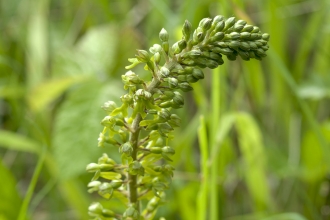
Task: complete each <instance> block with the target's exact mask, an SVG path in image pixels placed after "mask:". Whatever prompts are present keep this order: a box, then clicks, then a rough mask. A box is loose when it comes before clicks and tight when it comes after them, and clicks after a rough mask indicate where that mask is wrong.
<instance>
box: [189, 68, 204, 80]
mask: <svg viewBox="0 0 330 220" xmlns="http://www.w3.org/2000/svg"><path fill="white" fill-rule="evenodd" d="M191 74H192V75H193V76H194V77H195V78H196V79H204V73H203V71H202V70H201V69H198V68H194V69H193V70H192V73H191Z"/></svg>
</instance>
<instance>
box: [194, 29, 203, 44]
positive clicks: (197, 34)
mask: <svg viewBox="0 0 330 220" xmlns="http://www.w3.org/2000/svg"><path fill="white" fill-rule="evenodd" d="M204 37H205V34H204V33H203V32H197V31H196V30H195V32H194V34H193V40H194V41H195V42H197V43H199V42H202V41H203V40H204Z"/></svg>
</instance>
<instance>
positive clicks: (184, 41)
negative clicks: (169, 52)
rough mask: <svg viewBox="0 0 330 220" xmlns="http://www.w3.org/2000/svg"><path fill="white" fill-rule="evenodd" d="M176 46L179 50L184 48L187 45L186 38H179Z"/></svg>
mask: <svg viewBox="0 0 330 220" xmlns="http://www.w3.org/2000/svg"><path fill="white" fill-rule="evenodd" d="M178 46H179V48H180V51H182V50H183V49H185V48H186V47H187V42H186V40H180V41H179V42H178Z"/></svg>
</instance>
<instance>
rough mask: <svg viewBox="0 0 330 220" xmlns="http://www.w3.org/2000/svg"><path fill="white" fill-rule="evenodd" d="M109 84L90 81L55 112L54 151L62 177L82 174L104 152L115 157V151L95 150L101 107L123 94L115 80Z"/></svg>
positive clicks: (100, 127)
mask: <svg viewBox="0 0 330 220" xmlns="http://www.w3.org/2000/svg"><path fill="white" fill-rule="evenodd" d="M112 83H113V84H111V83H107V85H105V84H102V83H101V82H99V81H96V80H95V79H93V78H91V79H89V80H88V81H86V82H85V83H83V84H80V85H79V86H77V87H75V89H73V90H71V91H70V93H69V94H68V96H67V98H66V100H65V102H64V103H63V105H62V106H60V108H59V109H58V114H57V117H56V119H55V125H54V140H53V151H54V157H55V160H56V162H57V164H58V166H59V168H60V170H61V177H62V178H68V177H75V176H76V175H79V174H81V173H85V167H86V164H88V163H90V162H92V161H97V158H98V157H100V155H102V153H103V152H104V150H106V151H107V153H109V154H113V155H118V153H117V150H116V149H114V148H110V149H102V148H98V147H97V138H98V136H99V133H100V132H101V131H102V126H101V125H100V122H101V120H102V118H104V116H105V112H104V111H103V110H102V109H101V106H102V105H103V104H104V102H106V101H109V100H113V101H115V102H117V103H118V99H119V98H118V97H120V95H122V94H121V91H122V90H121V89H120V88H118V86H117V85H116V84H115V83H116V81H112ZM115 152H116V153H115ZM117 159H118V158H117Z"/></svg>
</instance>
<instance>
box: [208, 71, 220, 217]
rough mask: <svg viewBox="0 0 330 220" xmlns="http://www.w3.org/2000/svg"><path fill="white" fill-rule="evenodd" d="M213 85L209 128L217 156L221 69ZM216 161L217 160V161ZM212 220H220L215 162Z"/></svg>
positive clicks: (211, 197) (211, 141)
mask: <svg viewBox="0 0 330 220" xmlns="http://www.w3.org/2000/svg"><path fill="white" fill-rule="evenodd" d="M212 73H213V74H212V85H211V103H212V104H211V114H210V116H211V118H209V123H210V125H209V127H210V143H211V144H210V146H211V149H210V152H212V154H211V155H215V154H213V153H214V150H213V149H215V138H216V129H217V126H218V123H219V117H220V80H221V75H220V68H218V69H216V70H214V71H213V72H212ZM215 161H216V160H215ZM210 165H211V167H210V190H209V192H210V219H211V220H216V219H219V197H218V184H217V179H218V173H219V172H218V168H219V167H218V163H217V162H213V163H212V164H210Z"/></svg>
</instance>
